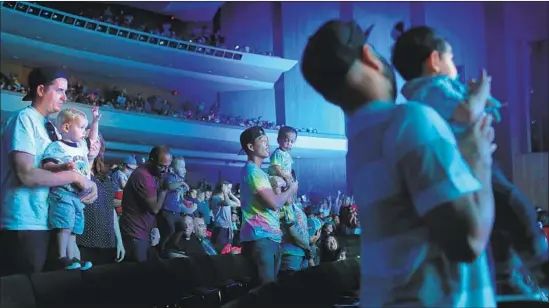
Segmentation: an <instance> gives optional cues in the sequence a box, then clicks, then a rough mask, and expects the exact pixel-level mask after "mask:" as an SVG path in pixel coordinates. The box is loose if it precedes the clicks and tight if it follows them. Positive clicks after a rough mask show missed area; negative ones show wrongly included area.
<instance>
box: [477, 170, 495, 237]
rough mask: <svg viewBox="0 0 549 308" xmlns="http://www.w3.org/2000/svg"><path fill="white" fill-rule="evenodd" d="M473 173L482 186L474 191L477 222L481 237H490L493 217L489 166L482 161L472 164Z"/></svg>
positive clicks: (493, 207)
mask: <svg viewBox="0 0 549 308" xmlns="http://www.w3.org/2000/svg"><path fill="white" fill-rule="evenodd" d="M471 166H472V170H473V174H474V175H475V176H476V178H477V179H478V180H479V182H480V184H481V185H482V188H481V189H480V190H479V191H478V192H476V193H475V201H476V202H475V203H476V205H477V215H476V217H477V218H478V219H479V221H478V223H479V225H480V226H482V227H481V229H480V231H481V232H482V238H485V239H486V241H488V239H489V238H490V234H491V232H492V227H493V225H494V218H495V204H494V192H493V189H492V170H491V166H489V165H487V164H482V163H476V164H472V165H471Z"/></svg>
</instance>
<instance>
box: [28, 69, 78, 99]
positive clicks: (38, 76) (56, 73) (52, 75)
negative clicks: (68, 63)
mask: <svg viewBox="0 0 549 308" xmlns="http://www.w3.org/2000/svg"><path fill="white" fill-rule="evenodd" d="M57 78H65V79H66V78H67V73H66V72H65V71H63V70H61V69H59V68H56V67H38V68H34V69H32V71H31V72H30V73H29V78H28V80H27V85H28V86H29V93H28V94H27V95H25V97H23V100H24V101H32V100H33V99H34V97H35V96H36V88H38V87H39V86H41V85H48V84H50V83H52V82H53V81H54V80H55V79H57Z"/></svg>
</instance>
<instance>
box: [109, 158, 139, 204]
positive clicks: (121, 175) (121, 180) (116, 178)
mask: <svg viewBox="0 0 549 308" xmlns="http://www.w3.org/2000/svg"><path fill="white" fill-rule="evenodd" d="M136 168H137V162H136V160H135V157H134V156H133V155H128V156H126V158H124V160H123V161H122V164H120V166H119V167H118V168H117V170H115V171H114V172H113V173H112V175H111V180H112V183H113V184H114V187H115V188H116V192H115V195H114V199H115V203H114V205H115V210H116V212H117V213H118V214H120V213H122V206H121V203H122V195H123V194H124V187H125V186H126V183H127V182H128V178H129V177H130V175H131V174H132V172H133V171H134V170H135V169H136Z"/></svg>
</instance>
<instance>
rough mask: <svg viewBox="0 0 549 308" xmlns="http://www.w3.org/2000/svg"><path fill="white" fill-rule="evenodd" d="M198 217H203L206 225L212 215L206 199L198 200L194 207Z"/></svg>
mask: <svg viewBox="0 0 549 308" xmlns="http://www.w3.org/2000/svg"><path fill="white" fill-rule="evenodd" d="M195 213H197V214H198V215H197V216H198V217H202V218H204V223H205V224H206V225H209V224H210V222H211V221H212V215H211V211H210V204H209V202H208V201H206V200H204V201H200V202H198V208H197V209H196V212H195Z"/></svg>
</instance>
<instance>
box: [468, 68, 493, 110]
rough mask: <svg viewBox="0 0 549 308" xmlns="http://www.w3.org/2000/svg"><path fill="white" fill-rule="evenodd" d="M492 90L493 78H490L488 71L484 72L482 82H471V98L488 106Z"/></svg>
mask: <svg viewBox="0 0 549 308" xmlns="http://www.w3.org/2000/svg"><path fill="white" fill-rule="evenodd" d="M491 89H492V77H491V76H488V73H487V72H486V70H482V74H481V76H480V80H479V81H476V80H474V79H473V80H471V81H469V94H470V96H471V98H473V99H475V100H479V101H481V102H483V103H484V104H486V103H487V102H488V99H489V97H490V92H491Z"/></svg>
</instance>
